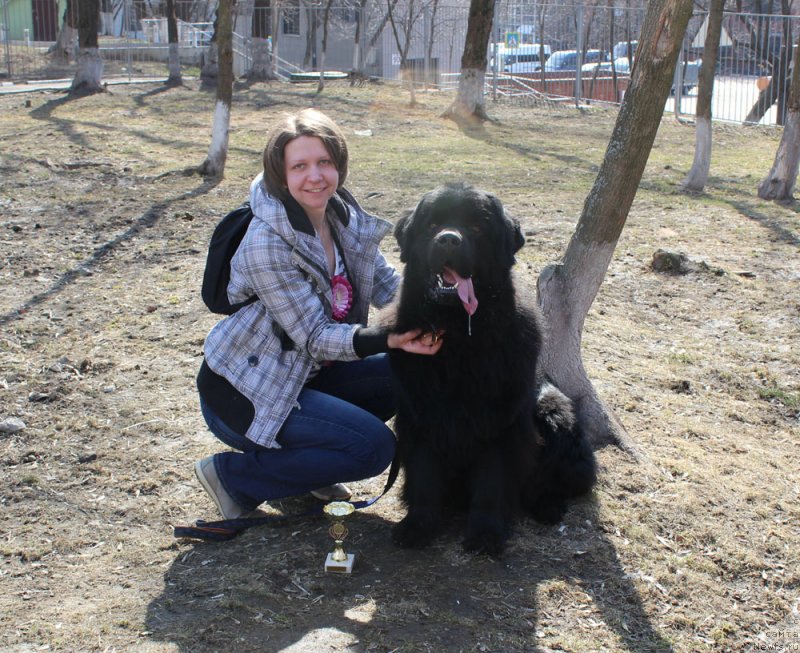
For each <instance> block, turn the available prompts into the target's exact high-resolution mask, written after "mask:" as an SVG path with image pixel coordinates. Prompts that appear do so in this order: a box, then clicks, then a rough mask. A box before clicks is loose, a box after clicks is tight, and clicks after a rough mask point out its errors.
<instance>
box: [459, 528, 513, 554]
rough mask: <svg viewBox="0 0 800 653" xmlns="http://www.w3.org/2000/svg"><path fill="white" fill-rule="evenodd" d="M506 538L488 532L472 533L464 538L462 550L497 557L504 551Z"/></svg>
mask: <svg viewBox="0 0 800 653" xmlns="http://www.w3.org/2000/svg"><path fill="white" fill-rule="evenodd" d="M507 539H508V538H507V537H505V536H501V535H498V534H497V533H493V532H490V531H484V532H483V533H472V534H469V535H467V536H466V537H465V538H464V550H465V551H469V552H470V553H484V554H486V555H490V556H492V557H497V556H499V555H500V554H502V553H503V551H505V548H506V541H507Z"/></svg>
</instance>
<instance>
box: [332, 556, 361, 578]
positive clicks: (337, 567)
mask: <svg viewBox="0 0 800 653" xmlns="http://www.w3.org/2000/svg"><path fill="white" fill-rule="evenodd" d="M355 559H356V556H355V554H354V553H348V554H347V560H342V561H341V562H339V561H338V560H334V559H333V554H332V553H329V554H328V557H327V558H326V559H325V571H327V572H331V573H334V574H352V573H353V562H355Z"/></svg>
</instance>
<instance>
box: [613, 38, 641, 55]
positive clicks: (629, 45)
mask: <svg viewBox="0 0 800 653" xmlns="http://www.w3.org/2000/svg"><path fill="white" fill-rule="evenodd" d="M637 45H639V41H620V42H619V43H617V44H616V45H615V46H614V49H613V50H612V51H611V58H612V59H619V58H620V57H625V58H626V59H633V55H634V54H635V53H636V46H637Z"/></svg>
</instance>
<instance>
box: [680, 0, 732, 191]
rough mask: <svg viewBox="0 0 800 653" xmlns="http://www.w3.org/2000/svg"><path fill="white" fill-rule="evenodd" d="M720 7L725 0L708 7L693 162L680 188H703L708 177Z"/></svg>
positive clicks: (720, 31)
mask: <svg viewBox="0 0 800 653" xmlns="http://www.w3.org/2000/svg"><path fill="white" fill-rule="evenodd" d="M724 8H725V0H711V4H710V5H709V8H708V26H707V28H706V41H705V44H704V45H703V63H702V64H700V73H699V80H698V85H697V112H696V125H695V145H694V162H693V163H692V168H691V170H689V174H688V175H686V179H685V180H684V182H683V188H684V189H686V190H693V191H701V190H703V188H705V185H706V181H708V171H709V170H710V168H711V98H712V96H713V94H714V72H715V70H716V68H717V55H718V53H719V40H720V35H721V33H722V12H723V10H724Z"/></svg>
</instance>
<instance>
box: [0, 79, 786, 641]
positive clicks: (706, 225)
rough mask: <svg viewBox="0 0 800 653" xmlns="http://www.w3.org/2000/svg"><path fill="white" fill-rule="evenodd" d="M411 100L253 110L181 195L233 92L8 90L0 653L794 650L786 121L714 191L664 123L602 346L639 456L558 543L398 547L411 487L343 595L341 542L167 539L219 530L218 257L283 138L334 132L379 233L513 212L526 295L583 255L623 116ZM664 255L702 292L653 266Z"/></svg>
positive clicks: (342, 89) (715, 176)
mask: <svg viewBox="0 0 800 653" xmlns="http://www.w3.org/2000/svg"><path fill="white" fill-rule="evenodd" d="M419 99H420V104H419V105H418V106H416V107H409V106H407V95H405V94H404V92H402V91H399V90H398V89H396V88H394V87H366V88H357V89H351V88H350V87H348V86H346V85H336V84H330V85H329V86H328V88H327V89H326V91H325V93H324V94H323V96H321V97H318V96H316V95H314V94H312V93H311V92H310V91H309V90H308V89H305V88H297V87H291V88H287V87H285V86H279V85H256V86H253V87H251V88H242V89H239V91H238V92H237V95H236V99H235V110H234V114H233V129H232V133H231V149H230V156H229V162H228V167H227V173H226V178H225V180H223V181H222V182H220V183H216V184H215V183H208V182H205V181H203V180H202V179H200V178H198V177H196V176H187V175H184V174H182V173H181V171H182V170H183V169H184V168H185V167H186V166H188V165H197V164H199V163H200V162H201V161H202V159H203V158H204V156H205V153H206V149H207V144H208V129H209V126H210V124H211V108H212V103H213V98H212V97H211V96H209V95H207V94H203V93H200V92H198V91H197V90H196V89H194V88H178V89H170V90H167V89H164V88H161V87H156V86H132V87H130V88H119V87H118V88H115V89H114V91H113V94H111V93H106V94H103V95H99V96H95V97H89V98H84V99H80V100H67V99H66V98H65V97H63V96H61V95H45V94H40V95H27V96H10V97H0V141H1V142H2V143H3V148H2V150H0V209H2V219H1V220H0V252H1V253H2V256H0V284H1V285H2V288H3V291H2V295H1V296H0V318H2V320H3V323H2V331H0V420H2V419H5V418H6V417H8V416H18V417H20V418H21V419H22V420H23V421H24V422H25V424H26V428H25V430H23V431H20V432H18V433H16V434H3V435H0V479H1V481H2V485H3V487H4V491H3V493H2V499H0V501H2V512H0V532H2V539H0V555H2V558H1V560H2V566H0V578H2V583H3V593H2V596H0V641H2V642H3V643H2V645H1V646H2V647H4V648H0V650H2V651H14V652H20V653H21V652H22V651H26V652H27V651H36V650H56V651H145V652H149V651H170V652H172V651H291V652H293V653H297V652H308V653H312V652H313V653H320V652H326V651H353V652H372V651H375V652H389V651H396V652H398V653H399V652H401V651H402V652H404V653H419V652H425V651H431V652H442V651H453V652H456V651H464V652H467V651H469V652H472V651H486V652H488V651H504V652H512V651H513V652H521V651H547V650H550V651H570V652H576V653H577V652H580V653H584V652H589V651H635V652H637V653H640V652H646V651H680V652H684V651H685V652H690V651H691V652H694V651H714V652H716V651H745V650H757V649H754V648H753V645H754V644H756V643H762V644H765V645H774V646H778V645H781V644H782V643H783V644H784V645H785V648H784V650H797V647H798V646H800V643H798V642H799V640H800V634H798V633H799V632H800V623H798V616H797V610H798V605H799V604H800V589H799V588H798V574H799V573H800V572H798V569H800V562H799V561H798V554H799V553H800V544H799V543H800V527H798V524H799V523H800V519H799V518H800V508H799V507H798V506H799V505H800V503H799V501H798V499H799V498H800V497H799V496H798V495H800V481H798V476H797V469H798V467H800V450H799V448H798V446H799V442H800V433H798V431H799V430H800V428H799V427H800V378H798V372H797V370H798V369H800V337H798V335H799V334H800V291H798V287H800V286H799V285H798V281H800V259H799V258H798V249H799V248H800V220H799V219H798V215H797V209H796V206H795V205H794V204H788V205H779V204H773V203H765V202H761V201H759V200H758V199H757V198H756V196H755V187H756V185H757V183H758V181H759V180H760V178H761V177H762V176H763V175H765V174H766V171H767V170H768V169H769V166H770V165H771V159H772V156H773V153H774V151H775V149H776V147H777V143H778V138H779V132H778V131H777V130H762V129H751V128H748V129H745V128H734V127H724V128H723V127H719V128H716V129H715V149H714V165H713V168H712V178H711V180H710V182H709V185H708V188H707V192H706V193H705V194H702V195H696V196H685V195H683V194H681V193H680V192H678V190H677V187H678V184H679V183H680V181H681V180H682V178H683V175H684V174H685V172H686V171H687V170H688V167H689V165H690V163H691V157H692V144H693V132H692V129H691V128H690V127H688V126H683V125H678V124H676V123H675V122H674V121H671V120H665V122H664V123H663V125H662V127H661V129H660V131H659V136H658V139H657V142H656V146H655V148H654V150H653V153H652V156H651V158H650V163H649V165H648V168H647V171H646V174H645V177H644V179H643V181H642V184H641V189H640V192H639V194H638V196H637V199H636V202H635V203H634V206H633V209H632V211H631V215H630V217H629V219H628V225H627V227H626V229H625V232H624V233H623V237H622V239H621V241H620V243H619V245H618V248H617V251H616V255H615V259H614V261H613V262H612V265H611V268H610V269H609V273H608V276H607V279H606V282H605V283H604V285H603V287H602V289H601V291H600V294H599V296H598V298H597V300H596V302H595V304H594V307H593V309H592V311H591V312H590V315H589V317H588V320H587V324H586V328H585V334H584V352H585V362H586V365H587V367H588V369H589V371H590V375H591V376H592V378H593V379H594V380H595V381H596V383H597V385H598V387H599V388H600V390H601V392H602V394H603V396H604V397H605V398H606V399H607V400H608V402H609V403H610V404H611V405H612V406H613V408H614V409H615V410H616V411H617V413H618V414H619V415H620V417H621V419H622V421H623V422H624V424H625V425H626V427H627V428H628V430H629V432H630V433H631V435H632V436H633V438H634V439H635V440H636V441H637V443H639V445H640V446H641V447H642V449H643V451H644V452H645V454H646V455H647V462H645V463H641V464H637V463H635V462H633V461H632V460H630V459H628V458H627V457H626V456H625V455H624V454H622V453H620V452H618V451H615V450H610V449H608V450H604V451H602V452H600V454H599V456H600V460H601V462H602V468H603V469H602V478H601V482H600V484H599V487H598V488H597V491H596V492H595V493H594V495H593V496H592V497H591V498H590V499H588V500H586V501H582V502H579V503H578V504H576V505H575V506H574V508H573V509H572V510H571V511H570V512H569V513H568V515H567V517H566V519H565V521H564V523H563V524H562V525H561V526H560V527H557V528H544V527H541V526H539V525H537V524H535V523H532V522H529V521H524V522H522V523H520V525H519V528H518V529H517V533H516V536H515V538H514V540H513V541H512V544H511V546H510V548H509V551H508V553H507V554H506V555H505V556H504V557H503V558H502V559H501V560H492V559H489V558H486V557H473V556H470V555H466V554H464V553H463V552H462V550H461V548H460V543H459V532H460V530H459V524H454V525H453V529H452V531H451V532H449V533H448V534H447V535H446V536H445V537H443V538H441V539H440V540H439V541H437V543H436V544H435V545H434V546H433V547H431V548H430V549H429V550H425V551H422V552H411V551H404V550H398V549H397V548H395V547H394V546H393V545H392V544H391V542H390V540H389V529H390V526H391V524H392V523H393V522H395V521H396V520H397V519H398V518H399V516H400V515H401V514H402V507H401V506H400V504H399V502H398V499H397V492H396V490H395V491H392V492H391V493H390V494H389V495H388V496H387V497H385V498H383V499H382V500H381V501H380V502H378V503H377V504H376V505H375V506H374V507H373V508H371V509H368V510H367V511H364V512H362V513H359V514H357V515H356V516H355V517H353V518H352V519H351V524H350V526H351V538H350V539H349V540H348V547H349V548H350V549H351V550H352V551H354V552H355V553H356V554H357V556H358V562H357V567H356V573H355V574H354V575H353V576H352V577H350V578H347V577H330V576H326V575H325V574H324V573H323V572H322V561H323V558H324V554H325V552H326V551H327V550H328V549H329V548H330V542H329V539H328V536H327V534H326V524H325V523H324V522H323V521H322V520H321V519H301V520H295V521H292V522H290V523H289V524H286V525H284V526H281V527H278V528H274V529H269V528H265V529H260V530H254V531H252V532H249V533H246V534H244V535H242V536H241V537H240V538H238V539H237V540H234V541H232V542H229V543H226V544H198V543H192V542H185V541H175V540H174V539H173V537H172V534H171V527H172V525H174V524H178V523H186V522H189V521H192V520H193V519H195V518H198V517H204V516H205V517H209V516H211V515H212V506H211V505H210V502H209V501H208V499H207V498H206V497H205V496H204V494H203V492H202V490H201V489H200V488H199V487H198V486H197V484H196V483H195V481H194V479H193V477H192V473H191V465H192V463H193V462H194V461H195V460H196V459H198V458H199V457H201V456H203V455H206V454H208V453H210V452H212V451H215V450H217V449H218V447H217V445H216V443H215V441H214V439H213V438H212V437H211V436H210V435H209V434H208V433H207V432H206V430H205V428H204V424H203V422H202V419H201V417H200V414H199V410H198V407H197V400H196V396H195V391H194V387H193V377H194V374H195V371H196V369H197V367H198V364H199V361H200V356H201V351H202V345H203V338H204V336H205V334H206V332H207V330H208V329H209V328H210V326H211V325H212V324H213V323H214V316H212V315H210V314H209V313H208V312H206V311H205V310H204V308H203V306H202V304H201V302H200V299H199V293H198V292H197V291H198V286H199V279H200V275H201V272H202V266H203V261H204V250H205V246H206V242H207V239H208V237H209V234H210V232H211V230H212V228H213V226H214V224H215V222H216V220H217V219H218V218H219V217H220V216H221V215H222V214H223V213H224V212H225V211H227V210H229V209H230V208H232V207H234V206H236V205H237V204H238V203H239V202H240V201H241V200H242V199H243V198H244V196H245V193H246V189H247V186H248V184H249V180H250V178H251V177H252V176H253V175H254V174H255V173H256V172H257V169H258V161H259V158H260V149H261V147H262V145H263V141H264V138H265V129H266V126H267V124H268V123H269V122H270V121H272V119H274V118H275V116H277V115H279V114H280V113H282V112H284V111H287V110H293V109H295V108H298V107H301V106H306V105H316V106H319V107H320V108H322V109H323V110H325V111H328V112H329V113H330V114H331V115H333V116H334V117H335V118H336V119H337V120H338V121H339V122H340V123H341V124H342V125H343V126H344V127H345V129H346V131H347V132H348V135H349V140H350V144H351V147H352V156H353V167H352V171H351V178H350V183H349V185H350V187H351V188H352V189H353V190H354V191H355V192H356V194H357V196H358V197H359V198H361V199H362V200H363V202H364V204H365V205H366V206H367V207H368V208H369V209H371V210H373V211H375V212H377V213H379V214H381V215H383V216H385V217H387V218H389V219H396V218H397V217H398V216H399V215H401V213H402V212H403V211H404V209H405V208H407V207H409V206H411V205H413V203H414V202H415V200H416V198H417V197H419V195H420V194H421V193H422V192H424V191H426V190H428V189H430V188H432V187H433V186H435V185H437V184H438V183H440V182H441V181H445V180H461V179H464V180H467V181H472V182H475V183H478V184H480V185H481V186H482V187H484V188H487V189H488V190H492V191H494V192H496V193H497V194H498V195H499V196H500V197H501V198H502V199H503V201H504V203H505V204H506V206H507V208H508V209H509V211H510V212H511V213H513V214H514V215H515V216H517V217H518V218H519V219H520V220H521V221H522V223H523V225H524V227H525V229H526V231H527V232H528V241H529V244H528V246H526V247H525V248H524V249H523V250H522V252H521V255H520V257H519V265H518V269H519V274H518V276H519V279H520V283H521V284H528V285H532V284H533V282H534V281H535V277H536V274H537V272H538V270H539V269H540V268H541V267H542V266H543V265H545V264H546V263H549V262H552V261H554V260H556V259H557V258H558V256H559V255H560V253H561V252H562V251H563V249H564V247H565V245H566V242H567V240H568V238H569V236H570V234H571V233H572V229H573V228H574V224H575V221H576V219H577V216H578V214H579V213H580V210H581V207H582V203H583V199H584V198H585V196H586V194H587V193H588V191H589V189H590V188H591V184H592V182H593V179H594V176H595V174H596V171H597V167H598V166H599V164H600V162H601V160H602V157H603V153H604V150H605V144H606V141H607V139H608V136H609V134H610V131H611V128H612V126H613V120H614V114H613V113H610V112H608V111H604V110H600V109H591V110H589V111H587V112H584V113H576V112H574V111H571V110H566V109H550V110H548V111H545V110H542V109H535V108H526V107H514V106H504V105H498V106H490V113H491V114H492V115H493V116H494V117H495V118H496V119H497V120H496V122H493V123H491V124H487V125H486V127H485V129H484V130H482V131H480V132H476V133H471V134H465V133H462V132H461V131H459V130H458V129H457V128H456V127H455V126H454V125H453V124H452V123H450V122H447V121H443V120H441V119H439V118H438V117H437V115H438V113H439V111H440V110H441V109H442V108H444V106H445V104H446V101H447V98H446V97H440V96H438V95H436V94H424V93H422V94H419ZM27 100H30V102H31V106H30V107H28V106H26V105H25V102H26V101H27ZM365 130H370V131H371V135H369V136H367V135H357V134H356V131H358V132H361V133H362V134H363V133H364V132H365ZM658 248H668V249H675V250H682V251H684V252H686V253H687V254H688V255H689V257H690V258H692V259H693V260H696V261H705V262H706V263H707V264H708V265H709V266H710V268H711V269H710V270H709V271H701V272H697V273H693V274H689V275H685V276H676V277H673V276H665V275H662V274H657V273H655V272H653V271H652V270H651V269H650V267H649V263H650V259H651V257H652V254H653V252H655V251H656V250H657V249H658ZM387 251H388V252H389V255H390V256H392V257H394V256H396V252H395V251H394V250H393V247H392V244H391V243H390V242H387ZM715 270H719V271H721V272H720V273H715ZM382 483H383V479H373V480H371V481H365V482H363V483H361V484H359V485H358V488H357V489H358V493H359V495H361V496H371V495H374V494H376V493H378V492H379V491H380V488H381V487H382ZM305 505H306V502H305V500H302V499H297V500H293V501H287V502H284V503H283V505H280V506H276V507H277V508H282V509H284V510H287V511H293V510H297V509H299V508H301V507H303V506H305ZM793 610H794V612H793ZM779 633H783V634H782V635H781V634H779ZM781 637H783V639H781ZM792 645H793V646H795V648H794V649H792V648H790V646H792ZM773 650H781V649H779V648H773Z"/></svg>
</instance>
